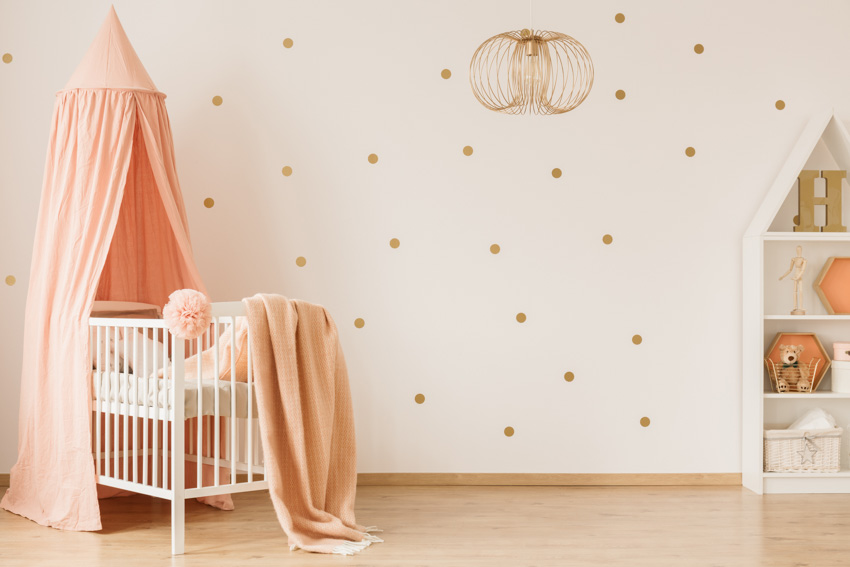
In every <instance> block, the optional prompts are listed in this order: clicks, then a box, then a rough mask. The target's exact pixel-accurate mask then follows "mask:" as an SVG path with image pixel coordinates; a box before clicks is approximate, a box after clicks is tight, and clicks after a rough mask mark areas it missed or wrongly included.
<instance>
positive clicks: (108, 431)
mask: <svg viewBox="0 0 850 567" xmlns="http://www.w3.org/2000/svg"><path fill="white" fill-rule="evenodd" d="M103 332H104V335H105V336H104V349H103V350H104V351H105V352H104V356H103V361H104V364H103V370H104V376H105V377H106V386H105V387H104V389H105V390H106V393H105V394H104V395H103V398H102V399H101V402H100V403H101V407H102V409H103V410H104V411H103V415H101V416H100V417H101V419H103V428H104V432H103V437H104V439H103V441H104V443H103V458H104V460H103V468H104V469H105V474H106V476H107V477H111V476H112V460H111V459H110V454H111V451H112V419H111V409H112V404H111V403H110V401H109V400H110V397H111V396H112V382H111V376H112V373H111V372H110V371H109V349H110V345H111V344H112V341H111V336H110V335H111V333H110V332H109V327H108V326H107V327H104V328H103Z"/></svg>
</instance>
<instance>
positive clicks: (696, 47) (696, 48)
mask: <svg viewBox="0 0 850 567" xmlns="http://www.w3.org/2000/svg"><path fill="white" fill-rule="evenodd" d="M703 51H705V47H703V45H702V44H701V43H698V44H696V45H694V53H696V54H697V55H702V53H703Z"/></svg>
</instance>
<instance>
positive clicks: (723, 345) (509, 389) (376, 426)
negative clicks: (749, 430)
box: [0, 0, 850, 472]
mask: <svg viewBox="0 0 850 567" xmlns="http://www.w3.org/2000/svg"><path fill="white" fill-rule="evenodd" d="M108 6H109V2H108V1H105V0H96V1H94V0H93V1H77V2H46V1H30V0H27V1H24V0H3V2H2V4H0V13H2V17H0V53H7V52H8V53H11V54H12V56H13V61H12V62H11V63H9V64H3V63H0V132H2V133H0V191H2V195H0V196H2V200H0V203H2V205H0V281H2V278H5V276H6V275H14V276H15V277H16V278H17V283H16V284H15V285H14V286H11V287H10V286H6V285H4V284H0V310H1V311H0V313H2V317H0V361H2V366H0V388H2V389H0V392H2V394H0V471H8V470H9V469H10V467H11V465H12V464H13V462H14V458H15V451H16V435H15V432H16V429H17V427H16V423H17V404H18V391H19V388H18V382H19V378H20V367H21V341H20V338H19V336H20V333H21V331H22V328H23V310H24V302H25V297H26V288H27V284H28V272H29V260H30V253H31V245H32V239H33V233H34V226H35V220H36V211H37V205H38V199H39V194H40V188H41V175H42V170H43V160H44V155H45V148H46V141H47V135H48V132H49V127H50V118H51V111H52V105H53V94H54V93H55V91H57V90H59V89H61V88H62V86H63V85H64V83H65V81H66V80H67V79H68V78H69V77H70V75H71V73H72V72H73V70H74V69H75V67H76V64H77V62H78V61H79V59H80V58H81V57H82V55H83V53H84V52H85V50H86V48H87V47H88V44H89V42H90V41H91V40H92V39H93V37H94V35H95V33H96V31H97V29H98V28H99V26H100V24H101V22H102V20H103V18H104V17H105V15H106V11H107V8H108ZM115 6H116V9H117V11H118V14H119V16H120V17H121V19H122V21H123V23H124V27H125V29H126V30H127V33H128V34H129V36H130V39H131V41H132V42H133V43H134V45H135V47H136V50H137V52H138V53H139V55H140V57H141V59H142V61H143V62H144V63H145V65H146V67H147V69H148V72H149V73H150V75H151V76H152V77H153V79H154V81H155V82H156V84H157V86H158V87H159V88H160V90H162V91H164V92H166V93H167V94H168V95H169V98H168V108H169V112H170V116H171V121H172V125H173V130H174V138H175V142H176V145H177V159H178V166H179V173H180V177H181V181H182V186H183V192H184V195H185V199H186V204H187V208H188V213H189V219H190V223H191V227H192V236H193V239H194V244H195V250H196V256H197V259H198V262H199V264H200V269H201V272H202V274H203V276H204V277H205V280H206V282H207V285H208V286H209V288H210V291H211V293H212V294H213V299H214V300H231V299H238V298H241V297H243V296H246V295H250V294H253V293H255V292H277V293H282V294H285V295H288V296H291V297H299V298H303V299H307V300H311V301H314V302H317V303H322V304H324V305H326V306H327V307H328V308H329V309H330V311H331V313H332V314H333V315H334V317H335V318H336V321H337V323H338V325H339V327H340V333H341V337H342V343H343V346H344V348H345V352H346V356H347V359H348V365H349V371H350V376H351V381H352V390H353V394H354V402H355V407H356V414H357V434H358V449H359V466H360V470H361V471H362V472H396V471H397V472H431V471H434V472H437V471H439V472H445V471H454V472H471V471H476V472H732V471H739V470H740V457H739V453H740V442H739V430H740V406H741V394H740V367H741V346H740V345H741V308H740V301H741V267H740V263H741V236H742V234H743V231H744V229H745V227H746V225H747V224H748V222H749V220H750V218H751V216H752V215H753V214H754V213H755V211H756V208H757V206H758V204H759V203H760V201H761V199H762V197H763V196H764V194H765V192H766V190H767V188H768V186H769V185H770V183H771V181H772V180H773V176H774V175H775V174H776V172H777V171H778V169H779V167H780V164H781V163H782V161H783V159H784V157H785V156H786V154H787V152H788V151H789V150H790V148H791V147H792V145H793V143H794V141H795V139H796V136H797V135H798V134H799V132H800V131H801V130H802V127H803V125H804V124H805V123H806V121H807V120H808V118H809V117H810V116H811V115H812V114H813V113H814V112H816V111H819V110H821V109H823V108H825V107H829V106H836V107H837V108H838V109H839V110H840V111H842V112H843V113H844V114H845V115H850V108H848V107H850V75H848V74H847V73H846V72H844V71H845V69H846V67H847V63H846V62H847V58H848V56H850V35H848V34H847V33H846V30H845V27H846V26H845V22H846V21H847V20H848V17H850V4H848V3H844V2H807V3H802V2H791V1H786V2H775V1H773V2H766V1H765V2H747V3H741V2H737V1H730V0H724V1H712V2H699V3H697V2H680V1H675V0H669V1H659V0H653V1H649V0H645V1H643V2H639V3H637V2H628V3H622V2H595V1H594V2H591V1H586V2H563V1H555V0H545V1H544V0H537V1H536V2H535V3H534V14H535V15H534V18H535V19H534V25H535V27H538V28H543V29H552V30H557V31H561V32H565V33H568V34H570V35H572V36H574V37H575V38H577V39H578V40H580V41H581V42H582V43H584V45H585V46H586V47H587V48H588V50H589V51H590V53H591V55H592V57H593V60H594V64H595V68H596V82H595V85H594V87H593V91H592V92H591V94H590V97H589V98H588V99H587V101H585V103H584V104H583V105H582V106H580V107H579V108H578V109H577V110H575V111H573V112H571V113H568V114H566V115H562V116H554V117H543V118H538V117H533V118H530V117H510V116H502V115H499V114H496V113H493V112H490V111H487V110H485V109H484V108H483V107H481V106H480V105H479V104H478V103H477V102H476V101H475V99H474V98H473V96H472V94H471V91H470V88H469V85H468V82H467V68H468V65H469V59H470V57H471V55H472V53H473V51H474V50H475V48H476V47H477V46H478V45H479V44H480V43H481V42H482V41H483V40H484V39H486V38H488V37H490V36H491V35H494V34H496V33H499V32H502V31H507V30H510V29H519V28H523V27H527V26H528V6H527V4H526V3H525V2H517V1H511V2H508V1H501V0H500V1H483V0H480V1H475V2H463V3H461V2H456V1H428V2H425V1H419V2H400V1H395V2H392V1H346V2H343V1H338V2H327V1H324V2H307V1H301V2H271V1H269V2H262V3H261V2H200V1H194V2H166V1H150V2H148V1H146V2H138V1H136V2H131V1H129V0H127V1H122V0H118V1H116V2H115ZM618 11H623V12H624V14H625V16H626V20H625V22H624V23H622V24H618V23H616V22H615V21H614V16H615V14H616V13H617V12H618ZM287 37H289V38H292V39H293V40H294V47H293V48H291V49H285V48H284V47H283V46H282V45H281V42H282V40H283V39H284V38H287ZM696 43H701V44H703V45H704V46H705V52H704V53H703V54H701V55H697V54H696V53H694V50H693V46H694V44H696ZM444 68H448V69H450V70H451V71H452V73H453V75H452V78H451V79H449V80H444V79H442V78H441V77H440V71H441V70H442V69H444ZM618 89H623V90H625V92H626V98H625V99H624V100H622V101H620V100H617V99H616V98H615V96H614V93H615V91H617V90H618ZM215 95H219V96H221V97H223V100H224V102H223V104H222V105H221V106H218V107H217V106H214V105H213V104H212V103H211V99H212V97H213V96H215ZM777 99H782V100H784V101H785V102H786V104H787V107H786V108H785V109H784V110H781V111H779V110H777V109H776V108H775V107H774V103H775V101H776V100H777ZM465 145H471V146H473V148H474V154H473V155H472V156H471V157H466V156H464V155H463V154H462V153H461V149H462V148H463V147H464V146H465ZM688 146H693V147H694V148H696V155H695V157H693V158H688V157H686V156H685V148H686V147H688ZM373 152H374V153H376V154H378V156H379V162H378V164H376V165H371V164H369V163H368V162H367V159H366V157H367V156H368V155H369V154H370V153H373ZM285 165H289V166H291V167H292V168H293V170H294V173H293V175H292V176H291V177H284V176H283V175H281V168H282V167H283V166H285ZM555 167H558V168H560V169H562V170H563V172H564V175H563V176H562V177H561V178H560V179H554V178H553V177H552V176H551V174H550V172H551V170H552V169H553V168H555ZM207 197H212V198H214V199H215V203H216V204H215V207H213V208H212V209H207V208H205V207H204V206H203V201H204V199H205V198H207ZM605 234H611V235H613V237H614V241H613V244H611V245H610V246H606V245H604V244H603V243H602V236H603V235H605ZM391 238H398V239H399V240H400V241H401V246H400V247H399V248H398V249H392V248H390V246H389V244H388V243H389V240H390V239H391ZM492 243H498V244H499V245H500V246H501V250H502V251H501V253H500V254H498V255H492V254H491V253H490V252H489V247H490V245H491V244H492ZM298 256H304V257H305V258H306V259H307V265H306V266H305V267H303V268H299V267H297V266H296V264H295V259H296V257H298ZM518 312H524V313H526V314H527V316H528V320H527V322H525V323H523V324H519V323H517V322H516V320H515V316H516V314H517V313H518ZM357 317H362V318H364V319H365V321H366V325H365V327H364V328H362V329H356V328H355V327H354V325H353V321H354V319H355V318H357ZM635 334H640V335H642V337H643V343H642V344H641V345H639V346H636V345H634V344H632V336H633V335H635ZM567 371H571V372H574V373H575V380H574V381H573V382H570V383H568V382H566V381H565V380H564V378H563V376H564V373H565V372H567ZM418 393H422V394H424V395H425V396H426V401H425V403H424V404H422V405H418V404H416V403H415V402H414V396H415V395H416V394H418ZM644 416H646V417H649V418H650V419H651V425H650V426H649V427H647V428H644V427H642V426H641V425H640V423H639V421H640V419H641V418H642V417H644ZM507 426H511V427H513V428H515V430H516V434H515V435H514V436H513V437H511V438H508V437H506V436H505V435H504V434H503V430H504V428H505V427H507Z"/></svg>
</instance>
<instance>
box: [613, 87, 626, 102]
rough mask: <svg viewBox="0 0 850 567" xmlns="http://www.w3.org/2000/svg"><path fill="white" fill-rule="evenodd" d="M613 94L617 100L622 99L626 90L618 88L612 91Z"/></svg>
mask: <svg viewBox="0 0 850 567" xmlns="http://www.w3.org/2000/svg"><path fill="white" fill-rule="evenodd" d="M614 96H615V97H617V100H623V99H624V98H626V91H624V90H623V89H620V90H618V91H617V92H615V93H614Z"/></svg>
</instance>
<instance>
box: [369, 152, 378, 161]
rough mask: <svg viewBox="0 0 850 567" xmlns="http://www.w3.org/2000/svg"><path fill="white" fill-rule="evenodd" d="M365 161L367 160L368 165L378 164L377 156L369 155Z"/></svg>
mask: <svg viewBox="0 0 850 567" xmlns="http://www.w3.org/2000/svg"><path fill="white" fill-rule="evenodd" d="M366 159H367V160H369V163H378V154H369V157H368V158H366Z"/></svg>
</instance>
